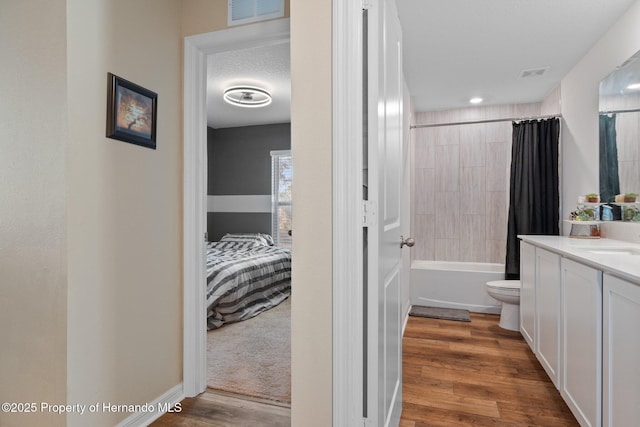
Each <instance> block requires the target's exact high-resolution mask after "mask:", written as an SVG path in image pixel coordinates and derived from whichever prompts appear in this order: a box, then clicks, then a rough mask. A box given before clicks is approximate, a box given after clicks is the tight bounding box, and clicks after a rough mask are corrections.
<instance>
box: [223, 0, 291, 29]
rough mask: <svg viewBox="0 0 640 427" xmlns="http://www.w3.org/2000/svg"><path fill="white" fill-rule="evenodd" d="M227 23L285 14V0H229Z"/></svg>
mask: <svg viewBox="0 0 640 427" xmlns="http://www.w3.org/2000/svg"><path fill="white" fill-rule="evenodd" d="M228 10H229V14H228V18H227V21H228V22H227V24H228V25H229V26H232V25H240V24H248V23H250V22H257V21H265V20H267V19H273V18H281V17H283V16H284V0H229V1H228Z"/></svg>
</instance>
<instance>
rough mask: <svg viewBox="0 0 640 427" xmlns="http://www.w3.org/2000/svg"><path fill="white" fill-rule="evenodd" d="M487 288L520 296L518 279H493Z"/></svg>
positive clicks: (504, 293)
mask: <svg viewBox="0 0 640 427" xmlns="http://www.w3.org/2000/svg"><path fill="white" fill-rule="evenodd" d="M487 288H488V289H490V290H492V291H494V292H496V293H498V294H502V295H512V296H520V280H494V281H492V282H487Z"/></svg>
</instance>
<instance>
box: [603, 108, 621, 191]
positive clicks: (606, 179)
mask: <svg viewBox="0 0 640 427" xmlns="http://www.w3.org/2000/svg"><path fill="white" fill-rule="evenodd" d="M616 194H620V177H619V175H618V144H617V142H616V115H615V114H612V115H611V116H607V115H605V114H601V115H600V200H601V201H602V202H603V203H609V202H613V201H614V199H615V197H616Z"/></svg>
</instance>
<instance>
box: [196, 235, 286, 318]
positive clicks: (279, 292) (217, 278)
mask: <svg viewBox="0 0 640 427" xmlns="http://www.w3.org/2000/svg"><path fill="white" fill-rule="evenodd" d="M290 294H291V251H290V250H288V249H281V248H277V247H274V246H262V245H256V244H255V243H253V242H235V241H233V242H211V243H208V244H207V329H209V330H211V329H216V328H219V327H220V326H222V325H223V324H225V323H231V322H238V321H241V320H245V319H249V318H251V317H253V316H255V315H257V314H259V313H261V312H262V311H265V310H268V309H270V308H271V307H275V306H276V305H278V304H280V303H281V302H282V301H284V300H285V299H286V298H287V297H288V296H289V295H290Z"/></svg>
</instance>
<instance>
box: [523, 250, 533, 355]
mask: <svg viewBox="0 0 640 427" xmlns="http://www.w3.org/2000/svg"><path fill="white" fill-rule="evenodd" d="M535 316H536V248H535V247H534V246H533V245H530V244H529V243H526V242H520V332H521V333H522V336H523V337H524V339H525V341H527V344H529V347H531V349H532V350H533V352H534V353H535V352H536V347H535V344H536V343H535V324H536V322H535Z"/></svg>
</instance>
